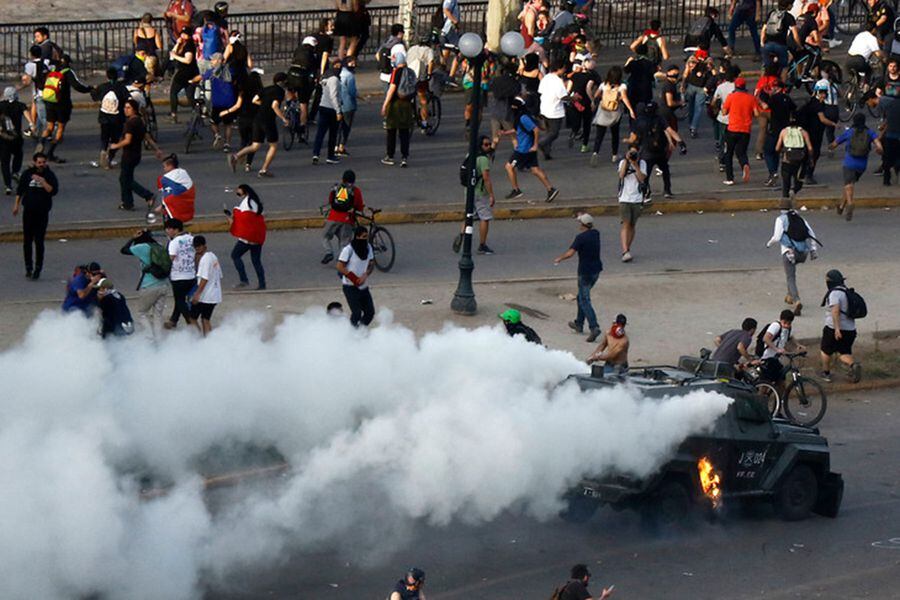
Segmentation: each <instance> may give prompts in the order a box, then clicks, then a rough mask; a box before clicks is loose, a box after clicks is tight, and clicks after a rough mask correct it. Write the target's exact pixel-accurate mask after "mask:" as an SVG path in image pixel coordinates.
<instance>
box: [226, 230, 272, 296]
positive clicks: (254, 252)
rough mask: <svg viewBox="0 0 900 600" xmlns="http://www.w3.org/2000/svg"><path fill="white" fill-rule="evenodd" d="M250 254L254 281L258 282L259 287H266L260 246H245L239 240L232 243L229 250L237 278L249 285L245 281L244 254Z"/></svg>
mask: <svg viewBox="0 0 900 600" xmlns="http://www.w3.org/2000/svg"><path fill="white" fill-rule="evenodd" d="M247 251H249V252H250V262H251V263H253V270H254V271H256V279H257V280H258V281H259V287H261V288H264V287H266V271H265V269H264V268H263V264H262V245H260V244H247V243H244V242H242V241H241V240H237V241H236V242H235V243H234V248H233V249H232V250H231V260H232V261H233V262H234V268H235V270H236V271H237V272H238V278H239V279H240V280H241V282H242V283H249V281H248V279H247V269H246V268H245V267H244V259H243V256H244V254H246V253H247Z"/></svg>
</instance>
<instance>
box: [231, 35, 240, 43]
mask: <svg viewBox="0 0 900 600" xmlns="http://www.w3.org/2000/svg"><path fill="white" fill-rule="evenodd" d="M239 41H241V36H239V35H233V36H231V37H230V38H228V43H229V44H233V43H235V42H239Z"/></svg>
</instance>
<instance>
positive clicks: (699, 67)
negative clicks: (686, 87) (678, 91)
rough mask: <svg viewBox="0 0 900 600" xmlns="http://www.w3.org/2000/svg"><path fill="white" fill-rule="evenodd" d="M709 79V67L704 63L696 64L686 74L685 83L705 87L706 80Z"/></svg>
mask: <svg viewBox="0 0 900 600" xmlns="http://www.w3.org/2000/svg"><path fill="white" fill-rule="evenodd" d="M708 77H709V65H707V63H706V61H701V62H698V63H697V64H696V65H694V68H693V69H691V70H690V71H688V74H687V79H686V81H687V83H689V84H691V85H696V86H697V87H704V86H705V85H706V80H707V78H708Z"/></svg>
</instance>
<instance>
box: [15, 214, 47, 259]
mask: <svg viewBox="0 0 900 600" xmlns="http://www.w3.org/2000/svg"><path fill="white" fill-rule="evenodd" d="M49 220H50V212H49V211H46V210H28V209H27V208H26V209H25V211H24V212H23V213H22V236H23V238H24V239H23V241H22V253H23V254H24V255H25V269H26V270H27V271H31V270H32V268H35V269H38V270H40V269H41V268H43V266H44V237H45V236H46V235H47V222H48V221H49ZM32 245H34V259H33V260H32V248H31V247H32Z"/></svg>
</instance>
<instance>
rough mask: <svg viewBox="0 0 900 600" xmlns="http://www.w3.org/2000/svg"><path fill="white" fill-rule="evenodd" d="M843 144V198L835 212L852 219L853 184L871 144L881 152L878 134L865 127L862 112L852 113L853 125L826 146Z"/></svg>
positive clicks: (832, 146) (859, 173)
mask: <svg viewBox="0 0 900 600" xmlns="http://www.w3.org/2000/svg"><path fill="white" fill-rule="evenodd" d="M841 144H845V148H844V151H845V154H844V163H843V170H844V198H843V200H842V201H841V203H840V204H839V205H838V207H837V214H842V213H844V211H846V214H845V216H844V218H846V219H847V220H848V221H850V220H851V219H853V186H854V185H855V184H856V182H857V181H859V178H860V177H862V174H863V173H865V171H866V167H867V166H868V164H869V153H870V152H871V150H872V146H873V145H874V146H875V151H876V152H878V154H881V152H882V148H881V142H880V141H879V140H878V134H877V133H876V132H875V131H873V130H871V129H869V128H868V127H866V116H865V115H864V114H862V113H856V114H855V115H853V127H849V128H847V129H845V130H844V133H842V134H841V135H839V136H838V137H837V138H835V140H834V141H833V142H831V145H829V146H828V147H829V148H830V149H832V150H834V149H835V148H837V147H838V146H840V145H841Z"/></svg>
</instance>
